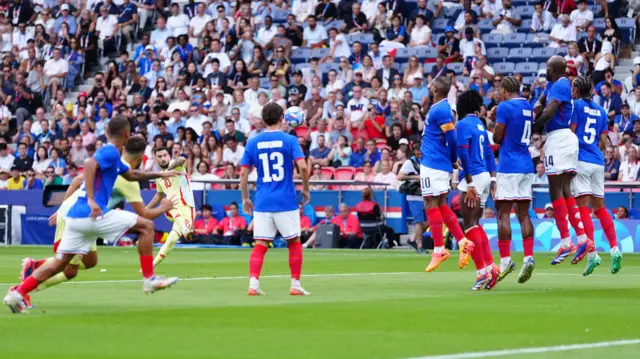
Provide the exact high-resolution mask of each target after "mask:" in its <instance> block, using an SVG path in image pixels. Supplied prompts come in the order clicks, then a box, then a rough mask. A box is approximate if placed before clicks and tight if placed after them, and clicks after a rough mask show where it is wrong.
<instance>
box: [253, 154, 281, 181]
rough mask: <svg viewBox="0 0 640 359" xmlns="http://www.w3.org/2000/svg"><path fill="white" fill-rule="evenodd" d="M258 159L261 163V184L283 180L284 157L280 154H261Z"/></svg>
mask: <svg viewBox="0 0 640 359" xmlns="http://www.w3.org/2000/svg"><path fill="white" fill-rule="evenodd" d="M258 158H259V159H260V161H261V162H262V173H263V176H262V182H263V183H269V182H280V181H282V180H283V179H284V167H283V165H284V156H282V153H280V152H271V153H261V154H259V155H258Z"/></svg>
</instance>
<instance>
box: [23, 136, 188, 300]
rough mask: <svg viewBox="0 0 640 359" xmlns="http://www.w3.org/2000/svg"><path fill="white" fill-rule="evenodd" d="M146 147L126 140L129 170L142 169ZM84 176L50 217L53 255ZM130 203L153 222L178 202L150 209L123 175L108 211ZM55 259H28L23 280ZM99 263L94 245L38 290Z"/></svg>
mask: <svg viewBox="0 0 640 359" xmlns="http://www.w3.org/2000/svg"><path fill="white" fill-rule="evenodd" d="M145 147H146V143H145V141H144V139H143V138H141V137H132V138H130V139H129V140H128V141H127V144H126V146H125V148H124V154H123V160H124V162H125V163H126V164H128V165H129V166H130V168H138V167H140V163H141V162H142V156H143V155H144V150H145ZM82 181H83V176H82V175H80V176H78V177H76V178H74V179H73V181H72V182H71V184H70V185H69V188H68V189H67V192H66V194H65V200H64V201H63V202H62V204H61V205H60V208H58V210H57V211H56V213H54V214H53V215H52V216H51V217H50V218H49V224H50V225H53V224H54V223H55V225H56V232H55V236H54V244H53V252H54V253H55V252H56V249H57V248H58V245H59V244H60V240H61V239H62V234H63V233H64V227H65V219H66V218H67V213H68V212H69V209H70V208H71V206H73V205H74V204H75V202H76V200H77V199H78V196H79V195H80V193H81V191H79V190H78V189H79V188H80V186H81V185H82ZM122 201H127V202H128V203H129V204H130V205H131V207H132V208H133V211H134V212H135V213H136V214H138V215H139V216H141V217H144V218H147V219H154V218H156V217H158V216H160V215H161V214H162V213H164V212H165V211H168V210H169V209H171V207H173V206H174V205H175V204H174V202H176V201H177V199H172V200H169V199H164V200H162V202H161V203H160V206H158V207H157V208H153V209H147V208H145V206H144V202H143V200H142V196H141V195H140V184H139V183H138V182H133V181H127V180H126V179H124V178H123V177H122V176H118V179H116V183H115V185H114V188H113V192H112V193H111V199H110V200H109V204H108V205H107V208H109V209H113V208H115V207H116V206H117V205H118V204H119V203H120V202H122ZM106 240H107V242H111V241H114V240H117V238H112V239H109V238H106ZM53 259H54V258H53V257H50V258H47V259H41V260H34V259H33V258H25V259H24V260H23V261H22V271H21V275H20V280H21V281H22V280H25V279H26V278H27V277H29V276H30V275H31V273H33V271H34V270H36V269H37V268H38V267H40V266H41V265H43V264H44V263H46V262H47V261H53ZM97 263H98V253H97V246H96V245H95V243H94V244H93V246H92V247H91V249H90V250H89V253H88V254H87V255H76V256H75V257H74V258H73V259H72V260H71V261H70V262H69V264H67V265H66V266H65V268H64V270H63V271H62V272H60V273H58V274H56V275H54V276H53V277H51V278H49V279H47V280H46V281H44V282H42V283H40V285H39V286H38V291H42V290H45V289H47V288H50V287H53V286H55V285H58V284H60V283H63V282H68V281H70V280H72V279H73V278H75V277H76V276H77V275H78V271H79V270H80V269H83V270H86V269H91V268H93V267H94V266H96V264H97ZM24 300H25V303H26V304H27V306H31V305H30V302H31V300H30V298H29V296H28V295H26V296H25V297H24Z"/></svg>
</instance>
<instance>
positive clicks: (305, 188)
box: [296, 157, 310, 204]
mask: <svg viewBox="0 0 640 359" xmlns="http://www.w3.org/2000/svg"><path fill="white" fill-rule="evenodd" d="M296 164H297V165H298V171H299V172H300V178H301V179H302V196H303V197H304V203H303V204H307V203H309V200H310V198H309V167H308V166H307V161H305V159H304V157H303V158H298V160H296Z"/></svg>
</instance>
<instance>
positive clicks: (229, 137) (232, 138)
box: [224, 135, 238, 143]
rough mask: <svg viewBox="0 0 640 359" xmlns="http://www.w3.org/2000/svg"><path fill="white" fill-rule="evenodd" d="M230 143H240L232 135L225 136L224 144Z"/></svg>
mask: <svg viewBox="0 0 640 359" xmlns="http://www.w3.org/2000/svg"><path fill="white" fill-rule="evenodd" d="M229 141H233V142H238V141H236V138H235V137H234V136H231V135H225V136H224V142H225V143H227V142H229Z"/></svg>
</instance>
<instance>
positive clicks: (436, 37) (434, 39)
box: [431, 33, 445, 44]
mask: <svg viewBox="0 0 640 359" xmlns="http://www.w3.org/2000/svg"><path fill="white" fill-rule="evenodd" d="M443 36H445V35H444V34H442V33H440V34H432V36H431V38H432V39H433V40H432V42H433V43H434V44H438V42H439V41H440V38H441V37H443Z"/></svg>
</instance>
